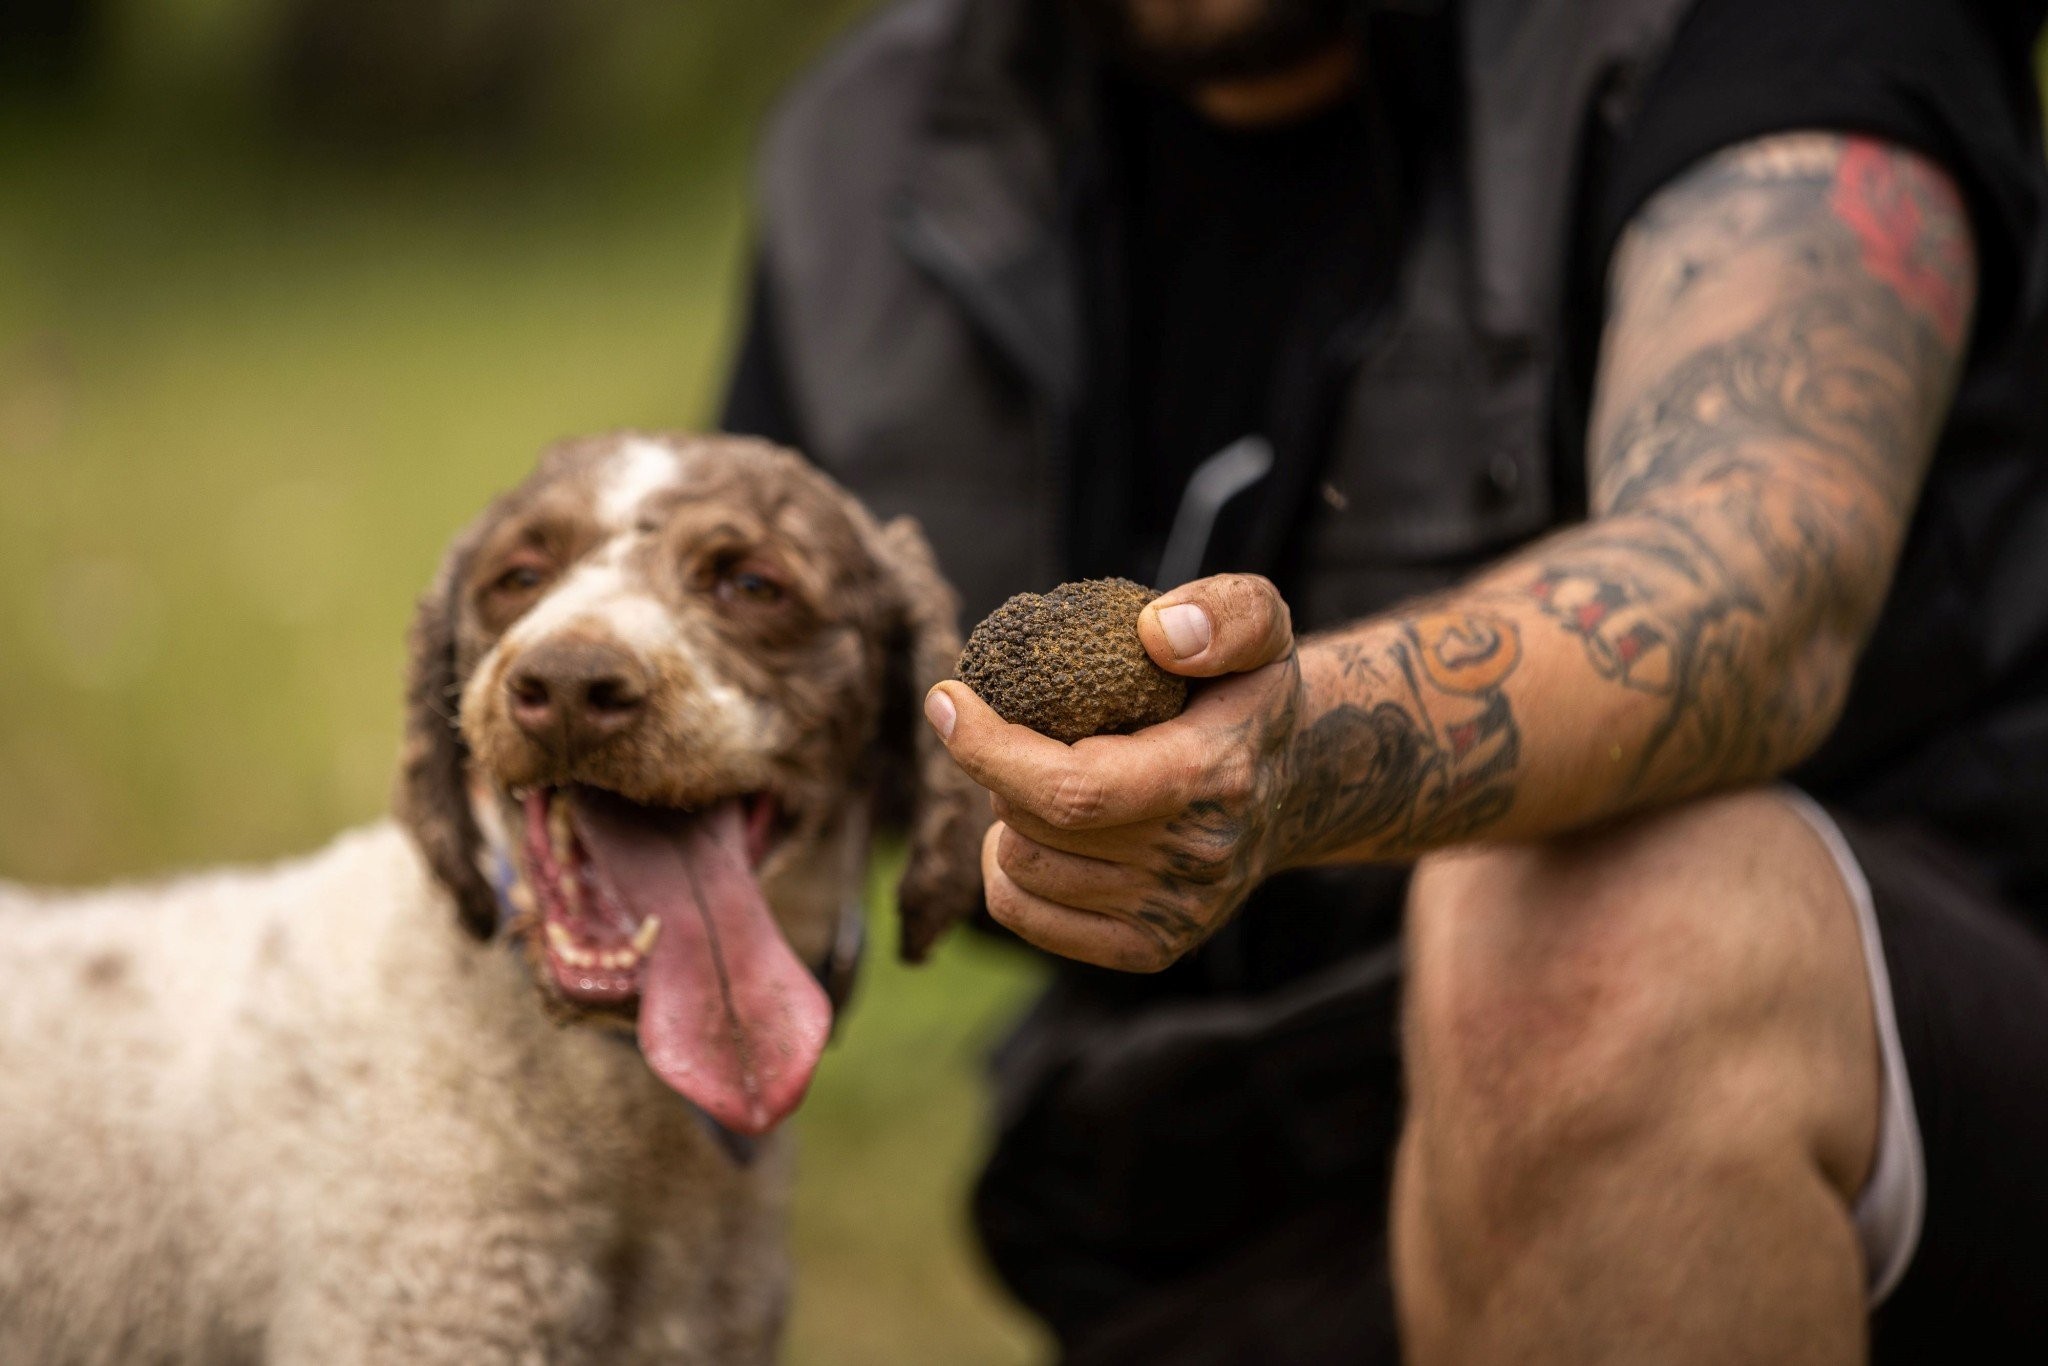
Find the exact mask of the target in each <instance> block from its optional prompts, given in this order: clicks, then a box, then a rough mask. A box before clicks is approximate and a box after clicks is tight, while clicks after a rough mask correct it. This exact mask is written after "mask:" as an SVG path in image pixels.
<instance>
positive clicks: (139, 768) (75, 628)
mask: <svg viewBox="0 0 2048 1366" xmlns="http://www.w3.org/2000/svg"><path fill="white" fill-rule="evenodd" d="M629 8H630V9H631V16H630V17H631V18H632V21H633V24H635V25H637V26H638V27H637V28H635V27H632V26H631V25H627V26H624V27H622V28H621V29H620V30H619V31H618V33H615V34H614V39H613V41H612V43H611V44H610V46H609V47H608V48H607V49H606V50H605V51H603V52H601V53H599V54H598V55H597V56H596V57H594V58H591V59H590V60H591V63H592V66H591V69H590V70H588V71H586V72H584V73H583V75H582V77H581V79H580V83H579V85H578V86H577V91H578V92H579V93H578V94H577V95H576V97H575V100H574V101H572V102H569V103H566V104H564V105H563V106H561V109H560V111H559V112H560V114H561V116H560V117H559V118H557V119H556V120H555V121H554V122H553V123H551V124H550V125H549V126H548V129H549V130H548V131H547V133H546V134H545V135H544V136H540V137H537V138H532V139H529V140H527V141H525V142H523V143H521V144H520V145H518V146H517V147H512V148H507V147H505V146H499V145H491V144H485V145H470V144H461V143H458V144H454V145H449V146H445V147H438V148H431V149H425V150H421V149H408V151H407V152H406V153H405V154H404V155H403V156H402V157H396V156H393V155H390V154H380V155H378V156H375V157H368V156H361V155H354V154H350V153H348V152H346V151H342V152H335V151H331V150H329V151H311V150H308V149H307V148H306V147H304V146H302V145H300V144H297V143H294V142H293V141H292V140H290V139H289V138H286V137H283V136H281V135H277V134H275V133H272V132H270V131H267V130H266V129H265V128H264V126H263V123H262V120H261V119H259V118H258V117H257V110H256V106H255V104H254V97H253V96H252V95H251V94H250V93H249V92H250V90H251V89H252V88H253V85H254V82H253V81H252V80H251V79H250V78H249V77H250V70H251V67H250V63H251V55H250V54H251V53H252V51H253V50H254V49H255V46H256V44H257V41H258V39H259V38H260V30H259V29H258V28H257V27H256V22H257V21H256V19H255V18H253V17H252V16H254V15H257V14H259V13H260V7H259V6H254V5H250V4H236V3H233V0H176V3H172V4H166V5H152V6H149V7H143V6H130V7H128V8H127V9H124V10H122V11H120V13H121V15H122V19H121V22H120V24H119V25H118V28H117V32H116V35H115V42H114V52H113V55H112V57H111V59H110V70H111V74H110V75H109V76H107V77H106V78H105V79H103V80H102V81H101V82H100V84H99V85H98V86H97V87H96V88H95V89H94V90H93V91H91V92H89V93H88V94H86V95H83V96H79V97H76V98H73V99H70V100H67V101H61V102H58V103H57V104H55V105H50V104H45V105H42V106H23V107H14V106H11V105H0V185H5V186H6V189H5V192H4V193H0V877H9V878H17V879H27V880H32V881H60V882H76V881H93V880H98V879H103V878H108V877H113V876H118V875H128V874H138V873H147V872H152V871H156V870H162V869H167V868H172V867H177V866H180V865H187V864H193V863H211V862H216V861H221V860H228V859H258V858H268V857H271V856H275V855H280V854H286V853H290V852H294V851H297V850H300V849H304V848H308V847H310V846H312V845H313V844H315V843H316V842H318V841H320V840H322V839H323V838H324V837H326V836H327V835H328V834H330V833H332V832H333V831H335V830H337V829H339V828H341V827H343V826H345V825H348V824H351V823H354V822H359V821H363V820H366V819H370V818H372V817H374V816H376V815H377V814H378V813H379V812H380V811H381V810H382V809H383V808H384V805H385V798H386V789H387V786H388V783H389V776H390V768H391V762H392V758H393V755H394V753H395V740H396V735H397V724H398V685H399V674H400V668H401V662H402V652H401V637H402V634H403V631H404V626H405V622H406V618H407V616H408V613H409V611H410V604H411V601H412V597H413V595H414V594H415V593H416V592H417V591H418V590H419V589H420V588H421V587H422V586H423V585H424V583H425V582H426V580H427V578H428V576H429V574H430V573H431V571H432V569H433V566H434V562H435V559H436V557H437V555H438V552H439V550H440V548H441V547H442V546H443V544H444V543H445V542H446V541H447V539H448V537H449V536H450V535H451V533H452V532H453V531H454V530H455V529H456V528H457V527H458V526H460V525H461V524H462V523H463V522H464V521H465V520H466V519H467V518H468V517H469V516H470V515H472V514H473V513H474V512H475V511H476V510H477V509H478V508H479V507H480V506H481V505H482V503H483V501H484V499H485V498H486V496H487V495H488V494H490V493H491V492H493V491H494V490H496V489H498V488H500V487H503V486H504V485H506V484H508V483H510V482H512V481H514V480H515V479H517V478H518V477H519V476H520V475H521V474H522V472H523V470H524V468H525V466H526V465H527V463H528V461H529V460H530V459H531V457H532V455H533V453H534V452H535V451H536V450H537V448H538V447H539V446H540V445H541V444H542V443H543V442H545V441H547V440H549V439H550V438H552V437H555V436H557V435H561V434H564V433H570V432H578V431H585V430H591V429H598V428H604V427H611V426H619V425H643V426H668V425H692V424H701V423H703V422H704V421H706V420H707V418H708V416H709V414H710V412H711V411H712V405H713V403H714V401H715V394H716V390H717V386H718V384H719V382H720V379H721V377H722V374H723V369H724V355H725V351H726V348H727V346H728V345H729V335H730V332H731V328H732V325H733V317H732V315H733V308H734V305H735V303H736V301H737V298H738V295H739V293H740V287H741V280H742V276H743V270H742V262H743V260H744V255H745V242H746V228H745V220H746V192H745V189H746V182H745V176H746V160H747V153H748V151H749V148H750V143H751V139H752V136H753V130H754V127H755V124H756V120H757V116H758V113H759V111H760V109H761V108H762V106H763V104H764V102H765V101H766V99H767V97H768V94H769V92H770V91H772V90H773V89H774V87H775V85H776V84H777V82H779V81H780V80H781V79H782V77H783V76H784V75H785V74H786V73H787V72H788V71H789V70H791V69H793V68H794V66H795V65H796V64H797V63H798V62H799V61H800V60H801V59H802V58H803V57H804V56H806V55H807V54H808V53H809V52H811V51H813V50H814V49H815V48H816V46H817V45H818V43H820V42H821V41H823V39H824V37H825V36H826V35H827V34H828V33H829V31H830V30H831V29H832V28H833V27H834V26H835V25H836V24H838V23H840V22H842V21H843V20H844V18H845V16H846V15H847V14H848V13H849V12H851V11H852V10H853V9H855V8H857V6H855V5H851V4H848V3H836V4H823V3H818V4H808V5H805V4H800V3H776V4H766V3H764V4H760V5H755V6H748V5H745V4H733V3H711V4H700V5H698V6H697V7H695V8H694V9H693V8H692V7H690V6H680V7H674V6H670V7H662V6H651V5H638V6H630V7H629ZM621 34H623V36H620V35H621ZM252 130H253V131H252ZM892 939H893V927H891V926H887V925H885V924H881V923H878V924H877V925H876V941H877V943H878V945H880V944H887V943H889V942H891V941H892ZM1029 987H1030V981H1029V978H1028V973H1027V972H1026V970H1025V969H1024V968H1023V967H1022V966H1021V965H1020V964H1019V963H1018V962H1016V961H1015V960H1013V959H1011V958H1009V957H1006V956H1004V955H1003V954H1001V953H1000V952H999V951H997V950H994V949H991V948H989V947H987V946H985V945H976V944H954V945H951V946H949V947H948V949H947V950H946V951H945V952H944V953H942V955H941V956H940V959H939V961H938V963H937V964H936V965H935V966H934V967H932V968H930V969H926V970H923V971H919V972H910V971H907V970H905V969H902V968H899V967H897V966H896V965H895V964H893V963H891V962H888V961H886V955H885V954H883V953H880V952H878V953H875V954H873V955H871V960H870V970H869V973H868V975H867V977H866V979H865V980H864V982H863V986H862V991H861V995H860V1000H859V1003H858V1006H857V1008H856V1010H855V1012H854V1014H853V1016H852V1018H851V1020H850V1022H849V1025H848V1028H847V1029H846V1031H845V1034H844V1037H843V1039H842V1041H841V1042H840V1043H839V1044H838V1045H836V1046H835V1048H834V1049H833V1051H832V1053H831V1054H830V1055H828V1058H827V1061H826V1065H825V1068H824V1070H823V1072H822V1073H821V1076H820V1079H819V1081H818V1083H817V1086H816V1089H815V1091H814V1093H813V1096H812V1098H811V1100H810V1101H809V1102H808V1104H807V1106H806V1108H805V1109H804V1111H803V1112H802V1114H801V1117H800V1122H799V1128H800V1131H801V1141H802V1143H803V1153H804V1156H803V1176H802V1181H801V1186H800V1193H799V1198H798V1201H797V1218H796V1246H797V1252H798V1257H799V1260H800V1264H801V1270H800V1276H799V1281H798V1298H797V1301H796V1308H795V1319H794V1322H793V1325H792V1334H791V1343H790V1351H789V1354H788V1357H789V1360H791V1361H793V1362H796V1363H821V1364H832V1366H865V1364H866V1363H883V1362H888V1363H905V1362H913V1363H914V1362H945V1363H960V1364H962V1366H967V1364H970V1363H981V1362H987V1363H1002V1362H1018V1361H1025V1360H1030V1359H1032V1358H1033V1357H1034V1356H1035V1355H1040V1354H1041V1351H1040V1348H1039V1344H1038V1343H1037V1340H1036V1338H1035V1337H1034V1335H1033V1333H1032V1332H1031V1330H1030V1329H1029V1328H1028V1327H1027V1326H1026V1325H1025V1323H1024V1322H1023V1321H1022V1320H1021V1319H1020V1318H1019V1317H1018V1316H1017V1315H1016V1314H1015V1313H1014V1311H1012V1310H1010V1309H1009V1308H1008V1307H1007V1306H1006V1305H1005V1304H1004V1303H1003V1302H1002V1301H1001V1300H1000V1298H999V1297H998V1295H997V1294H996V1293H995V1292H994V1291H993V1290H992V1289H991V1288H990V1287H989V1286H988V1284H987V1282H986V1280H985V1278H984V1276H983V1273H982V1271H981V1269H980V1267H979V1264H978V1262H977V1261H976V1260H975V1257H974V1253H973V1251H972V1247H971V1244H970V1242H969V1240H968V1238H967V1235H966V1232H965V1228H964V1216H963V1214H962V1195H963V1191H964V1185H965V1182H966V1180H967V1178H968V1175H969V1173H970V1172H971V1170H972V1167H973V1163H974V1160H975V1154H976V1150H977V1148H978V1145H979V1144H980V1143H981V1141H982V1131H981V1123H982V1109H981V1104H980V1099H979V1096H978V1093H977V1088H976V1081H975V1077H974V1073H975V1069H976V1067H977V1065H978V1060H979V1057H980V1055H981V1053H982V1051H983V1050H984V1049H985V1048H986V1046H987V1044H988V1042H989V1040H990V1039H991V1038H992V1036H993V1034H994V1032H995V1031H996V1030H997V1028H998V1027H999V1026H1000V1023H1001V1022H1002V1021H1003V1020H1004V1019H1005V1018H1007V1017H1008V1016H1009V1015H1010V1014H1011V1013H1013V1012H1014V1010H1015V1009H1016V1007H1017V1005H1018V1004H1019V1003H1020V1002H1021V1000H1022V999H1023V997H1024V996H1025V994H1027V992H1028V990H1029Z"/></svg>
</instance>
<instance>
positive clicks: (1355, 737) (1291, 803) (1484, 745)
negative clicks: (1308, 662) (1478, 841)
mask: <svg viewBox="0 0 2048 1366" xmlns="http://www.w3.org/2000/svg"><path fill="white" fill-rule="evenodd" d="M1332 652H1333V653H1332V658H1333V659H1335V660H1336V661H1337V663H1338V665H1339V668H1340V670H1341V672H1342V674H1343V676H1344V677H1345V679H1346V680H1348V681H1349V682H1350V683H1351V684H1352V685H1353V686H1354V687H1358V685H1364V686H1363V687H1360V688H1359V692H1358V695H1359V696H1360V700H1359V701H1345V702H1340V703H1338V704H1337V705H1336V706H1333V707H1331V708H1330V709H1328V710H1327V711H1324V712H1323V713H1322V714H1321V715H1320V716H1318V717H1317V718H1316V719H1315V720H1314V721H1313V722H1312V723H1310V724H1309V725H1308V726H1306V727H1305V728H1304V729H1303V730H1302V731H1301V732H1300V733H1299V734H1298V735H1297V736H1296V737H1295V743H1294V746H1293V756H1292V762H1293V773H1292V781H1291V782H1290V784H1289V796H1288V799H1287V800H1286V801H1285V803H1284V804H1283V806H1282V809H1281V813H1280V819H1279V821H1278V823H1277V836H1278V838H1279V839H1280V840H1281V841H1282V843H1283V844H1284V846H1285V847H1286V848H1288V849H1289V850H1290V851H1291V852H1292V853H1293V854H1295V855H1296V856H1300V857H1306V858H1319V857H1322V856H1324V855H1327V854H1330V853H1333V852H1335V851H1337V850H1339V849H1343V848H1347V847H1349V846H1352V845H1355V844H1357V843H1359V842H1360V841H1371V842H1375V843H1378V844H1383V845H1389V846H1392V847H1399V848H1410V847H1427V846H1430V845H1434V844H1444V843H1451V842H1454V841H1456V840H1459V839H1462V838H1465V837H1466V836H1469V835H1472V834H1474V833H1476V832H1478V831H1480V830H1483V829H1485V828H1486V827H1487V826H1488V825H1490V824H1492V823H1493V822H1494V821H1495V820H1497V819H1498V818H1499V817H1500V816H1501V815H1502V813H1504V812H1505V811H1506V810H1507V809H1508V807H1509V806H1511V805H1512V804H1513V801H1514V780H1515V776H1516V769H1517V765H1518V764H1519V762H1520V758H1521V733H1520V731H1519V730H1518V729H1517V727H1516V724H1515V716H1514V709H1513V706H1512V704H1511V703H1510V702H1509V699H1508V694H1507V682H1508V680H1509V678H1510V677H1512V676H1513V674H1514V672H1515V669H1516V666H1517V665H1518V664H1520V662H1521V653H1522V643H1521V634H1520V631H1519V629H1518V628H1517V627H1516V625H1515V623H1514V622H1513V621H1511V620H1509V619H1508V618H1507V617H1505V616H1498V615H1493V614H1485V613H1472V612H1429V613H1419V614H1416V615H1413V616H1409V617H1406V618H1404V619H1402V620H1401V621H1400V622H1399V623H1398V625H1397V626H1396V628H1395V629H1394V630H1392V631H1391V632H1381V633H1379V635H1378V636H1376V637H1375V638H1372V639H1353V640H1344V641H1339V642H1335V643H1334V644H1333V646H1332Z"/></svg>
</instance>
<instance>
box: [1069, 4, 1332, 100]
mask: <svg viewBox="0 0 2048 1366" xmlns="http://www.w3.org/2000/svg"><path fill="white" fill-rule="evenodd" d="M1068 6H1069V8H1070V9H1071V10H1072V11H1073V12H1074V14H1075V16H1076V18H1077V20H1078V22H1079V23H1080V25H1081V27H1082V29H1083V30H1084V31H1085V32H1086V33H1088V34H1089V35H1090V36H1091V37H1092V38H1093V39H1094V41H1095V43H1096V44H1097V45H1098V46H1099V48H1100V49H1101V51H1102V52H1103V53H1104V55H1105V56H1106V57H1107V58H1108V59H1109V60H1110V61H1111V63H1113V64H1114V65H1115V66H1117V67H1119V68H1120V69H1122V70H1123V71H1125V72H1126V73H1128V74H1129V75H1131V76H1133V77H1135V78H1137V79H1138V80H1140V81H1143V82H1144V83H1146V84H1148V85H1154V86H1159V87H1161V88H1164V89H1168V90H1173V91H1177V92H1182V93H1189V92H1193V91H1196V90H1199V89H1202V88H1203V87H1205V86H1215V85H1227V84H1231V83H1233V82H1238V81H1250V80H1259V79H1264V78H1269V77H1272V76H1278V75H1284V74H1285V73H1287V72H1290V71H1293V70H1296V69H1297V68H1299V67H1301V66H1302V65H1304V64H1305V63H1308V62H1310V61H1313V60H1314V59H1315V58H1317V57H1319V56H1321V55H1323V54H1324V53H1326V52H1328V51H1329V50H1330V48H1331V47H1332V46H1333V45H1335V44H1337V43H1340V42H1343V41H1344V40H1345V37H1346V35H1347V34H1348V33H1349V32H1350V27H1351V25H1350V14H1351V10H1352V6H1351V4H1350V3H1349V0H1251V3H1249V4H1247V5H1246V7H1245V13H1244V15H1243V16H1242V17H1240V18H1237V19H1236V20H1235V21H1234V22H1233V21H1232V20H1230V19H1218V20H1209V21H1207V22H1205V16H1203V15H1200V14H1197V13H1194V12H1193V11H1195V10H1196V8H1197V5H1196V4H1195V3H1192V0H1184V2H1183V3H1182V4H1179V5H1168V6H1164V7H1162V8H1163V9H1165V10H1168V11H1182V13H1171V12H1169V13H1161V14H1155V13H1152V12H1151V10H1152V7H1149V6H1145V5H1142V4H1140V3H1139V0H1068Z"/></svg>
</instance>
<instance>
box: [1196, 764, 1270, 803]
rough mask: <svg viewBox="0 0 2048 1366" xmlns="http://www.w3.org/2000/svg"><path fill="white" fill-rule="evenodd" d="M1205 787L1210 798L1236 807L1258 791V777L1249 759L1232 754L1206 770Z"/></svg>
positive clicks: (1246, 801) (1247, 800)
mask: <svg viewBox="0 0 2048 1366" xmlns="http://www.w3.org/2000/svg"><path fill="white" fill-rule="evenodd" d="M1207 787H1208V789H1209V796H1210V798H1211V799H1212V800H1215V801H1219V802H1221V803H1223V804H1224V805H1225V806H1227V807H1231V808H1237V807H1241V806H1244V805H1245V804H1246V803H1248V802H1249V801H1251V799H1252V797H1253V795H1254V794H1255V793H1256V792H1257V791H1258V779H1257V776H1256V771H1255V768H1254V766H1253V764H1252V763H1251V761H1250V760H1249V759H1247V758H1245V757H1244V756H1243V755H1241V754H1240V755H1232V756H1231V757H1230V758H1228V759H1227V760H1225V761H1224V762H1222V763H1219V764H1217V765H1215V766H1214V767H1213V768H1212V769H1211V770H1210V771H1209V772H1208V774H1207Z"/></svg>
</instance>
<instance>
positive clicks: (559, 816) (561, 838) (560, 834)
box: [548, 793, 574, 868]
mask: <svg viewBox="0 0 2048 1366" xmlns="http://www.w3.org/2000/svg"><path fill="white" fill-rule="evenodd" d="M548 838H549V839H550V840H551V841H553V843H554V846H555V858H556V860H557V861H558V862H559V863H561V864H562V866H563V867H565V868H566V867H567V866H568V864H569V849H570V847H571V845H570V841H571V840H572V839H573V838H574V836H573V835H572V834H571V832H570V829H569V799H568V798H567V797H564V796H562V795H561V794H559V793H557V794H556V795H555V799H554V800H553V801H551V802H549V803H548Z"/></svg>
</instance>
